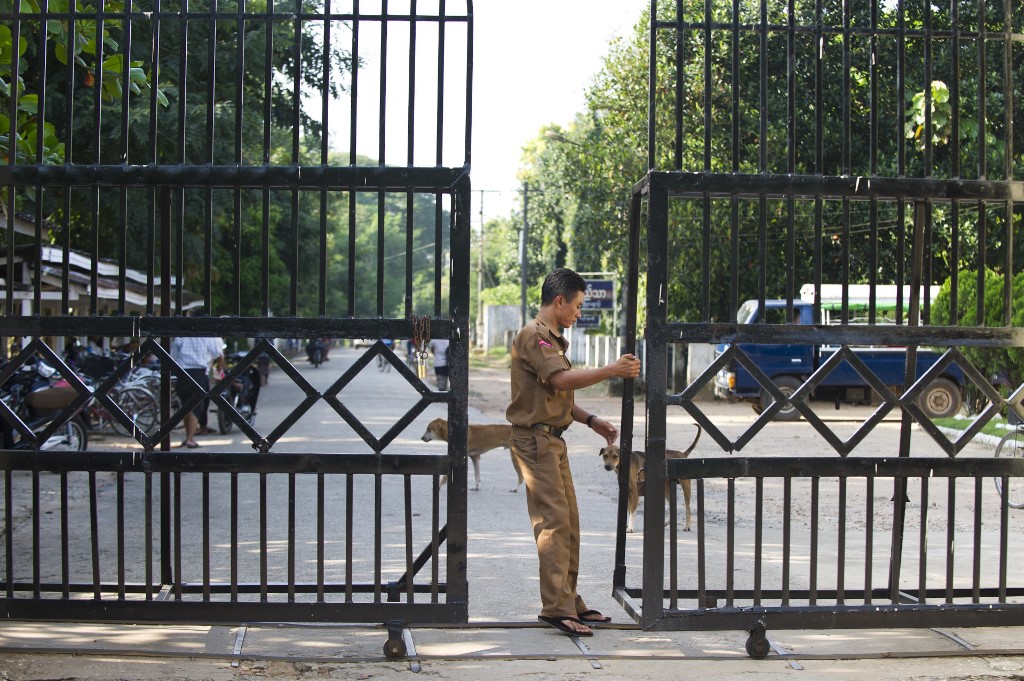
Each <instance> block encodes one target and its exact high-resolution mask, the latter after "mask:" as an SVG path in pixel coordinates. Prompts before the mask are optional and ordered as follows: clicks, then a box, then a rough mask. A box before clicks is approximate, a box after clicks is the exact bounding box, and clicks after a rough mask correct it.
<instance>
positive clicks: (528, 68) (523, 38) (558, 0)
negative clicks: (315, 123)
mask: <svg viewBox="0 0 1024 681" xmlns="http://www.w3.org/2000/svg"><path fill="white" fill-rule="evenodd" d="M463 1H464V0H463ZM379 3H380V0H376V1H375V0H365V2H363V6H362V11H363V12H365V13H369V14H372V13H373V12H374V11H375V9H374V8H377V9H376V11H377V12H379ZM432 3H433V5H436V4H437V0H422V1H421V2H420V5H421V7H420V9H419V12H421V13H424V14H430V13H431V10H430V9H428V7H427V6H429V5H432ZM648 3H649V0H475V2H474V6H473V11H474V31H475V32H474V48H475V49H474V60H473V95H474V96H473V138H472V161H471V163H472V175H471V178H472V183H473V198H472V201H473V206H472V212H473V215H472V223H473V225H474V227H476V226H477V225H478V223H479V219H480V208H481V203H480V201H481V198H482V199H483V218H484V220H490V219H493V218H495V217H500V216H505V215H508V213H509V211H510V210H512V209H513V208H514V207H518V206H519V205H520V203H521V193H520V192H519V191H518V188H519V185H518V181H517V179H516V173H517V171H518V169H519V163H520V159H521V156H522V148H523V146H524V145H525V144H526V143H527V142H529V141H530V140H532V139H533V138H535V137H536V136H537V134H538V133H539V131H540V129H541V127H543V126H545V125H547V124H551V123H556V124H558V125H567V124H569V123H571V122H572V120H573V118H574V117H575V115H576V113H578V112H580V111H582V110H583V106H584V100H583V97H584V93H585V91H586V89H587V88H588V87H589V85H590V84H591V82H592V80H593V77H594V75H595V74H596V73H597V72H598V71H599V70H600V68H601V65H602V62H603V58H604V57H605V56H606V55H607V54H608V46H609V43H610V41H611V40H612V38H614V37H615V36H618V35H625V34H628V33H629V32H630V31H631V30H632V28H633V25H634V24H635V23H636V21H637V19H638V18H639V17H640V14H641V12H642V11H643V8H644V7H645V6H646V5H647V4H648ZM406 5H408V0H393V1H392V2H391V4H390V5H389V7H390V9H389V11H390V12H392V13H396V14H401V13H402V11H403V10H402V8H403V7H406ZM404 11H406V12H407V11H408V8H407V7H406V9H405V10H404ZM432 11H433V12H434V13H436V12H437V9H436V6H435V7H434V9H433V10H432ZM447 12H448V13H449V15H460V14H463V15H464V13H465V4H463V3H462V2H459V1H458V0H449V1H448V9H447ZM381 37H382V36H381V34H380V30H379V24H378V23H376V22H374V21H365V22H363V23H362V24H361V26H360V33H359V57H360V61H361V64H362V66H361V67H360V69H359V76H358V78H359V80H358V97H357V104H356V107H357V111H356V117H357V126H356V127H357V135H356V146H357V149H356V151H357V153H358V154H359V155H362V156H365V157H368V158H371V159H382V160H383V162H384V163H386V164H388V165H406V164H407V163H409V161H410V159H409V158H408V154H407V151H406V150H407V148H408V144H407V142H408V136H409V130H408V120H409V97H410V95H409V90H410V88H409V52H408V44H409V41H410V32H409V29H408V24H405V23H404V22H401V21H396V22H392V24H391V25H389V28H388V35H387V41H388V43H387V45H388V46H387V58H386V59H383V60H382V59H381V56H380V55H381V54H382V51H381ZM438 44H439V33H438V25H437V23H436V22H433V23H432V22H429V21H422V22H419V24H418V26H417V29H416V59H415V65H416V86H415V88H414V89H415V97H414V109H415V111H414V114H413V117H412V118H413V121H414V124H413V128H414V134H415V140H414V143H413V147H414V149H415V153H414V155H415V158H413V159H412V162H413V164H414V165H416V166H421V167H422V166H432V165H435V163H436V162H437V154H436V149H435V147H436V142H435V140H436V129H437V124H436V123H437V91H438V89H439V88H438V85H439V84H438V81H437V59H438V57H437V52H438ZM465 44H466V42H465V24H464V23H458V22H454V23H450V24H449V25H448V28H447V30H446V33H445V50H444V53H445V55H444V58H445V70H444V74H445V83H444V92H443V94H444V125H443V131H444V133H443V134H444V145H443V147H444V149H443V154H442V156H443V157H442V159H441V161H442V162H441V165H443V166H449V167H452V166H461V165H462V163H463V157H462V151H463V146H464V140H465V132H464V131H465V119H464V116H463V115H462V112H463V111H464V109H465V106H464V100H465V94H464V93H465V61H466V47H465ZM382 69H383V70H384V78H383V80H384V81H385V83H386V94H385V98H384V99H385V101H384V104H383V108H384V111H385V116H384V118H385V132H384V141H385V145H384V147H385V150H384V153H383V154H381V153H380V135H379V127H380V126H379V122H378V121H379V120H380V113H381V106H382V104H381V98H380V83H381V80H382V77H381V70H382ZM346 85H347V86H349V87H350V85H351V83H346ZM317 94H319V93H317ZM314 101H315V100H314ZM316 106H319V104H313V110H315V107H316ZM330 106H331V111H330V114H329V115H330V124H329V129H330V135H331V142H330V144H331V147H332V148H333V149H335V150H336V151H338V152H341V153H347V152H348V150H349V144H350V141H349V137H350V126H349V121H350V119H351V110H350V107H351V100H350V99H349V98H348V97H344V98H342V99H340V100H334V101H332V103H331V105H330ZM481 190H484V191H483V192H482V193H481Z"/></svg>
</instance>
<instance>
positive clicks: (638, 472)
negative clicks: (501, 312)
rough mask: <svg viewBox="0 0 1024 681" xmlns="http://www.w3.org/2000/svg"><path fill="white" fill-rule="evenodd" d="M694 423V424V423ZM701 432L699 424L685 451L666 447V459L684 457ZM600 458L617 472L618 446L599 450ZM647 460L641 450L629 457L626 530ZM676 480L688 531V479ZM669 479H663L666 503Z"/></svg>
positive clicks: (637, 500) (630, 528)
mask: <svg viewBox="0 0 1024 681" xmlns="http://www.w3.org/2000/svg"><path fill="white" fill-rule="evenodd" d="M695 425H696V424H695ZM702 432H703V430H702V429H701V427H700V426H697V437H695V438H693V442H692V443H690V446H689V448H687V450H686V451H685V452H680V451H677V450H675V449H666V450H665V458H666V459H685V458H686V457H688V456H689V455H690V452H692V451H693V448H694V447H696V446H697V440H699V439H700V434H701V433H702ZM601 459H603V460H604V468H605V470H608V471H615V473H616V474H618V472H619V448H618V447H616V446H615V445H609V446H607V447H604V448H603V449H602V450H601ZM646 462H647V456H646V455H645V454H644V453H643V452H633V453H632V455H631V456H630V457H629V492H628V494H627V495H626V508H627V509H628V510H629V520H628V522H627V523H626V532H632V531H633V523H634V521H635V519H636V508H637V506H639V505H640V497H641V495H643V493H644V492H643V491H642V490H641V487H643V484H644V466H645V465H646ZM676 482H678V483H679V486H680V487H682V488H683V498H684V499H685V500H686V527H684V528H683V531H684V532H689V531H690V481H689V480H688V479H687V478H676ZM671 484H672V481H671V480H666V481H665V503H666V504H668V495H669V492H670V491H671V487H670V485H671ZM665 520H666V522H667V521H668V508H666V509H665Z"/></svg>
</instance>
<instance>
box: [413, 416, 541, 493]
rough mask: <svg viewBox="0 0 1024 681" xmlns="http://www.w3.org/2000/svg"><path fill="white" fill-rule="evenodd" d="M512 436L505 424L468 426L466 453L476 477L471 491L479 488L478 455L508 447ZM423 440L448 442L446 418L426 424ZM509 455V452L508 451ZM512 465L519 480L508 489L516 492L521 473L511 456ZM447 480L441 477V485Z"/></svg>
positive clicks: (521, 478) (445, 477)
mask: <svg viewBox="0 0 1024 681" xmlns="http://www.w3.org/2000/svg"><path fill="white" fill-rule="evenodd" d="M511 436H512V426H505V425H500V424H496V425H491V426H474V425H470V426H469V432H468V433H467V436H466V454H467V455H468V456H469V460H470V461H472V462H473V477H474V478H475V479H476V486H475V487H473V488H472V489H473V491H474V492H475V491H477V490H479V489H480V455H481V454H483V453H484V452H489V451H491V450H492V449H498V448H499V447H500V448H504V449H508V448H509V447H508V440H509V438H510V437H511ZM422 439H423V441H424V442H430V441H431V440H441V441H442V442H448V421H447V420H446V419H434V420H433V421H431V422H430V423H429V424H428V425H427V431H426V432H425V433H423V438H422ZM509 455H510V456H511V452H510V453H509ZM512 465H513V466H514V467H515V469H516V474H517V475H518V476H519V482H517V483H516V486H515V487H513V488H512V489H510V490H509V492H518V491H519V486H520V485H522V484H523V474H522V473H520V472H519V466H518V465H517V464H516V458H515V457H514V456H513V457H512ZM447 482H448V476H447V475H446V476H444V477H443V478H441V485H442V486H444V485H445V484H446V483H447Z"/></svg>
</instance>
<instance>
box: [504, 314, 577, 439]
mask: <svg viewBox="0 0 1024 681" xmlns="http://www.w3.org/2000/svg"><path fill="white" fill-rule="evenodd" d="M568 348H569V342H568V341H567V340H565V338H564V337H563V336H562V334H561V333H560V332H559V330H558V329H553V328H551V327H549V326H548V325H547V324H545V323H544V322H542V321H541V319H540V317H536V318H534V319H533V321H531V322H529V323H528V324H527V325H526V326H524V327H523V328H522V330H521V331H520V332H519V333H518V334H516V339H515V340H514V341H513V342H512V402H511V404H509V406H508V409H507V410H506V412H505V417H506V418H507V419H508V421H509V423H511V424H512V425H515V426H525V427H527V428H529V427H530V426H532V425H533V424H535V423H546V424H547V425H549V426H555V427H557V428H565V427H567V426H569V424H571V423H572V407H573V391H572V390H555V389H554V388H553V387H551V376H553V375H554V374H556V373H558V372H559V371H566V370H568V369H570V368H571V367H572V365H571V364H570V363H569V358H568V357H566V356H565V352H566V350H567V349H568Z"/></svg>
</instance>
